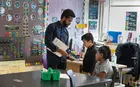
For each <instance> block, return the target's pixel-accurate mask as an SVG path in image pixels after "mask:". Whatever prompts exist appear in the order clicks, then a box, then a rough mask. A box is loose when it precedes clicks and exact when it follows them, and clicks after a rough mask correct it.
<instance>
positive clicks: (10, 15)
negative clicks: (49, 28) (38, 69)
mask: <svg viewBox="0 0 140 87" xmlns="http://www.w3.org/2000/svg"><path fill="white" fill-rule="evenodd" d="M45 2H46V0H1V1H0V26H1V27H0V48H3V45H5V47H6V46H9V48H5V49H0V60H17V59H25V60H27V61H26V62H27V63H30V62H31V63H32V64H41V62H40V60H41V58H42V49H43V46H44V45H43V35H44V29H45V25H44V23H46V21H44V3H45ZM45 20H46V19H45ZM5 43H6V44H5ZM20 54H22V56H21V55H20ZM32 64H29V65H32Z"/></svg>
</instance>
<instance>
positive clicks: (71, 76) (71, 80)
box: [67, 70, 76, 87]
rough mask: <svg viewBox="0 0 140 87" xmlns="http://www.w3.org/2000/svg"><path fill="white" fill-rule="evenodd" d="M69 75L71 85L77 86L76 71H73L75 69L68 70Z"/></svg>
mask: <svg viewBox="0 0 140 87" xmlns="http://www.w3.org/2000/svg"><path fill="white" fill-rule="evenodd" d="M67 75H68V76H69V78H70V87H76V86H75V81H74V73H73V71H72V70H68V71H67Z"/></svg>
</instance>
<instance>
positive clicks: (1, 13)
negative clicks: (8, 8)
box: [0, 7, 5, 17]
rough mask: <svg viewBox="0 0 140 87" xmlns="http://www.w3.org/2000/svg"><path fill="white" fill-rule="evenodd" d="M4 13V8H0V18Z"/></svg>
mask: <svg viewBox="0 0 140 87" xmlns="http://www.w3.org/2000/svg"><path fill="white" fill-rule="evenodd" d="M4 13H5V8H4V7H0V17H1V16H4Z"/></svg>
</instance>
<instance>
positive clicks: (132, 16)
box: [125, 12, 137, 31]
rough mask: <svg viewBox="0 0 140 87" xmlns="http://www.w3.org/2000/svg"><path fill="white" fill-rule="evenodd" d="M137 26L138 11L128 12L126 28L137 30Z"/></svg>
mask: <svg viewBox="0 0 140 87" xmlns="http://www.w3.org/2000/svg"><path fill="white" fill-rule="evenodd" d="M136 26H137V12H126V26H125V30H128V31H136Z"/></svg>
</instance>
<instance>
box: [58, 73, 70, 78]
mask: <svg viewBox="0 0 140 87" xmlns="http://www.w3.org/2000/svg"><path fill="white" fill-rule="evenodd" d="M60 78H63V79H69V76H68V75H67V74H60Z"/></svg>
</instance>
